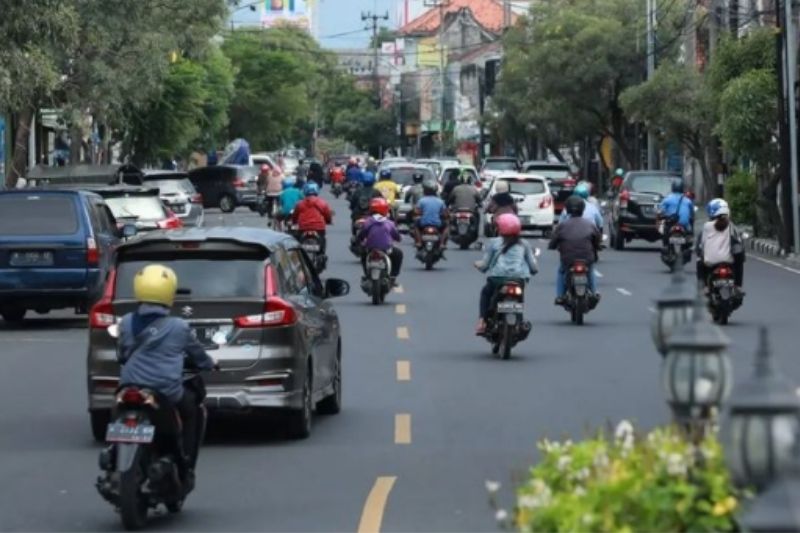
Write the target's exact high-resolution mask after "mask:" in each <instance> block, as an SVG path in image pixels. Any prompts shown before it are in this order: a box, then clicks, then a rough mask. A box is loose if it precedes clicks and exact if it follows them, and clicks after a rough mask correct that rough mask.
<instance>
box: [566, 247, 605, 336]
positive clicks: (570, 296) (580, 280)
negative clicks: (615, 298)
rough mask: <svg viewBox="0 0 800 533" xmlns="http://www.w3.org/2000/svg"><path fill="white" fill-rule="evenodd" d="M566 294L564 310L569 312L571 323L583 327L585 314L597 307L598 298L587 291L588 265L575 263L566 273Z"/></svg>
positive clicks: (581, 262)
mask: <svg viewBox="0 0 800 533" xmlns="http://www.w3.org/2000/svg"><path fill="white" fill-rule="evenodd" d="M566 287H567V292H566V294H565V295H564V309H566V310H567V311H569V313H570V316H571V318H572V323H573V324H577V325H579V326H582V325H583V317H584V315H585V314H586V313H588V312H589V311H591V310H593V309H594V308H595V307H597V304H598V302H599V301H600V298H599V296H598V295H597V294H594V293H593V292H592V291H591V290H590V289H589V265H587V264H586V263H585V262H583V261H575V262H574V263H573V264H572V265H571V266H570V268H569V271H567V283H566Z"/></svg>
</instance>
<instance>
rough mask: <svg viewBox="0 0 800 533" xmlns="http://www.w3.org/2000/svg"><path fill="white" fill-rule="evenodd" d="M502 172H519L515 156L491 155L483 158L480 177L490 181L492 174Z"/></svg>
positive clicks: (495, 174)
mask: <svg viewBox="0 0 800 533" xmlns="http://www.w3.org/2000/svg"><path fill="white" fill-rule="evenodd" d="M504 172H519V161H518V160H517V158H516V157H499V156H492V157H487V158H486V159H484V160H483V165H481V179H482V180H484V181H490V180H491V179H492V178H493V177H494V176H497V175H498V174H502V173H504Z"/></svg>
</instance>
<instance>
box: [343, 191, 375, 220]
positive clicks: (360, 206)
mask: <svg viewBox="0 0 800 533" xmlns="http://www.w3.org/2000/svg"><path fill="white" fill-rule="evenodd" d="M373 198H383V195H382V194H381V193H380V191H378V190H377V189H375V188H374V187H361V188H360V189H358V190H357V191H356V192H354V193H353V197H352V198H351V199H350V214H351V218H352V219H353V220H356V219H359V218H361V217H364V216H367V215H368V214H369V201H370V200H372V199H373Z"/></svg>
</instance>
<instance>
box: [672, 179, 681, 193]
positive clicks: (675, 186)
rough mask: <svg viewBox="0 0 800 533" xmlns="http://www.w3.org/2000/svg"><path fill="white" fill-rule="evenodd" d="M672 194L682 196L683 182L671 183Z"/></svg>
mask: <svg viewBox="0 0 800 533" xmlns="http://www.w3.org/2000/svg"><path fill="white" fill-rule="evenodd" d="M672 192H675V193H678V194H683V180H673V181H672Z"/></svg>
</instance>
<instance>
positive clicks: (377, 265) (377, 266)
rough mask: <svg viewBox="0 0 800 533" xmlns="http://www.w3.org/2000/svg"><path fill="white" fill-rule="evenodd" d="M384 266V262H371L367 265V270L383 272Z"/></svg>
mask: <svg viewBox="0 0 800 533" xmlns="http://www.w3.org/2000/svg"><path fill="white" fill-rule="evenodd" d="M384 266H385V265H384V263H383V261H369V262H368V263H367V268H369V269H370V270H383V267H384Z"/></svg>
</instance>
